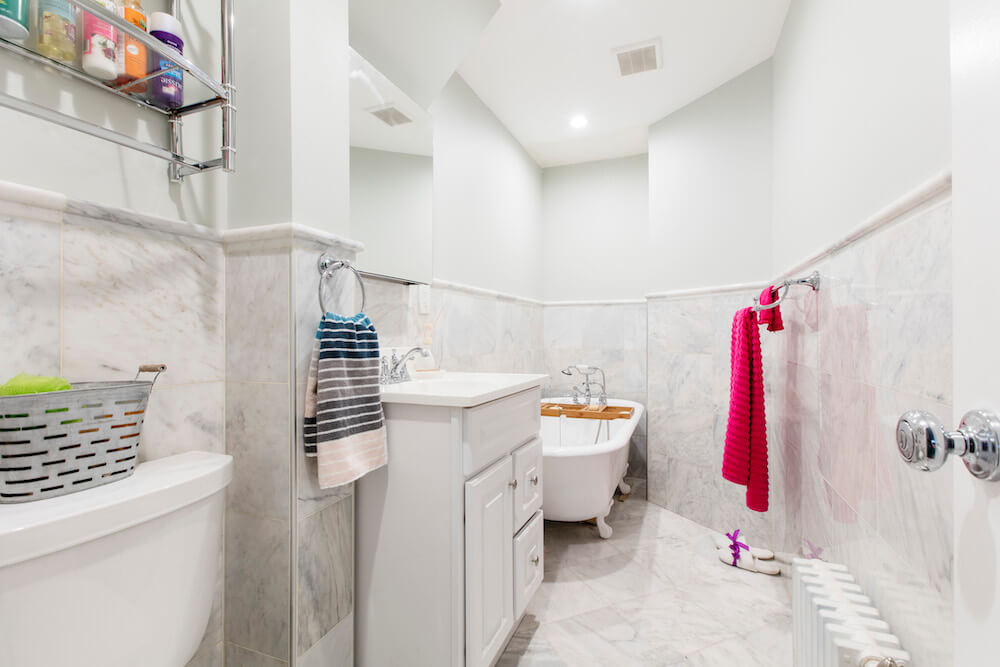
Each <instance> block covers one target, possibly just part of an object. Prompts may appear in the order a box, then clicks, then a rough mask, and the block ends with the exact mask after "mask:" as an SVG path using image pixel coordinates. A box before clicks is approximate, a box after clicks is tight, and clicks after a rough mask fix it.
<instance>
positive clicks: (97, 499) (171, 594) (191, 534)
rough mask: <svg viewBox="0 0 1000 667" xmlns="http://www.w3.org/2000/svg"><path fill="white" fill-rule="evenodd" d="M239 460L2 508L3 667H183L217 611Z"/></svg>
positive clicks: (145, 473) (193, 457) (147, 466)
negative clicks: (229, 496) (228, 500)
mask: <svg viewBox="0 0 1000 667" xmlns="http://www.w3.org/2000/svg"><path fill="white" fill-rule="evenodd" d="M232 465H233V464H232V457H231V456H226V455H223V454H210V453H207V452H189V453H187V454H180V455H178V456H171V457H168V458H163V459H158V460H156V461H150V462H148V463H143V464H140V465H139V466H137V467H136V469H135V473H134V474H133V475H132V476H131V477H129V478H128V479H123V480H121V481H119V482H114V483H112V484H108V485H105V486H101V487H97V488H94V489H88V490H86V491H81V492H79V493H72V494H69V495H66V496H59V497H57V498H49V499H47V500H40V501H37V502H33V503H23V504H19V505H0V665H3V666H4V667H55V666H64V665H65V666H67V667H68V666H72V667H91V666H94V667H97V666H100V667H136V666H137V665H142V666H143V667H183V665H184V664H185V663H187V661H188V660H190V659H191V657H192V656H193V655H194V653H195V651H196V650H197V649H198V645H199V643H200V642H201V639H202V636H203V635H204V633H205V627H206V625H207V623H208V617H209V615H210V614H211V611H212V599H213V597H214V595H215V590H216V577H217V574H218V567H219V549H220V546H221V543H220V541H221V538H222V521H223V510H224V508H225V494H224V491H225V488H226V486H227V485H228V484H229V481H230V480H231V479H232Z"/></svg>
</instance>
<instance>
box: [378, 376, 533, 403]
mask: <svg viewBox="0 0 1000 667" xmlns="http://www.w3.org/2000/svg"><path fill="white" fill-rule="evenodd" d="M548 379H549V376H548V375H541V374H537V373H451V372H444V373H441V374H440V375H437V376H436V377H434V378H428V379H426V380H414V381H412V382H400V383H399V384H387V385H383V387H382V402H383V403H406V404H409V405H432V406H438V407H453V408H471V407H472V406H474V405H481V404H483V403H488V402H490V401H495V400H496V399H498V398H503V397H504V396H510V395H511V394H516V393H518V392H520V391H524V390H526V389H531V388H533V387H540V386H541V385H542V384H544V383H545V382H547V381H548Z"/></svg>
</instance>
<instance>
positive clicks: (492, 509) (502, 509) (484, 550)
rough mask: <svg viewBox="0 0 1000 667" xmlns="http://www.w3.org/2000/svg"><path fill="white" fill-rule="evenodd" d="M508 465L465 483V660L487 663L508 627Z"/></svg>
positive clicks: (471, 666)
mask: <svg viewBox="0 0 1000 667" xmlns="http://www.w3.org/2000/svg"><path fill="white" fill-rule="evenodd" d="M513 480H514V472H513V465H512V463H511V458H510V457H509V456H508V457H506V458H505V459H503V460H502V461H499V462H498V463H496V464H495V465H493V466H491V467H490V468H488V469H486V470H484V471H483V472H482V473H481V474H479V475H478V476H476V477H474V478H472V479H471V480H469V481H468V482H466V483H465V664H466V667H479V666H480V665H483V666H484V667H485V666H488V665H489V664H490V663H491V662H492V661H493V658H494V657H496V655H497V654H498V653H499V652H500V649H502V648H503V644H504V642H505V641H506V640H507V635H508V634H509V633H510V631H511V630H512V629H513V627H514V563H513V549H512V548H511V534H512V532H513V525H514V516H513V515H514V509H513V508H514V501H513V499H512V497H513V493H512V492H513V486H512V485H511V483H512V482H513Z"/></svg>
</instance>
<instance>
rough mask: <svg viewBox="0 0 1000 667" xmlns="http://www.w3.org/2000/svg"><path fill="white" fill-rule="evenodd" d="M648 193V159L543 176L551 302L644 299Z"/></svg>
mask: <svg viewBox="0 0 1000 667" xmlns="http://www.w3.org/2000/svg"><path fill="white" fill-rule="evenodd" d="M648 185H649V172H648V169H647V161H646V156H645V155H636V156H633V157H626V158H619V159H615V160H600V161H597V162H587V163H583V164H576V165H572V166H566V167H551V168H549V169H546V170H545V171H544V172H543V173H542V248H543V249H544V254H543V257H542V283H543V288H542V295H543V297H544V298H545V300H546V301H582V300H595V299H641V298H642V297H643V295H645V293H646V292H647V290H646V271H647V266H646V239H647V234H648V219H649V206H648Z"/></svg>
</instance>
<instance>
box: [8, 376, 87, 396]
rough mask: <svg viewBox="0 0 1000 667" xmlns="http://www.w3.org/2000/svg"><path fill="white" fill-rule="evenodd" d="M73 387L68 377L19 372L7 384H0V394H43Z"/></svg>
mask: <svg viewBox="0 0 1000 667" xmlns="http://www.w3.org/2000/svg"><path fill="white" fill-rule="evenodd" d="M72 388H73V386H72V385H70V383H69V382H67V381H66V378H60V377H46V376H43V375H28V374H27V373H18V374H17V375H15V376H14V377H12V378H11V379H10V380H8V381H7V384H2V385H0V396H16V395H18V394H42V393H46V392H50V391H66V390H67V389H72Z"/></svg>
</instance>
